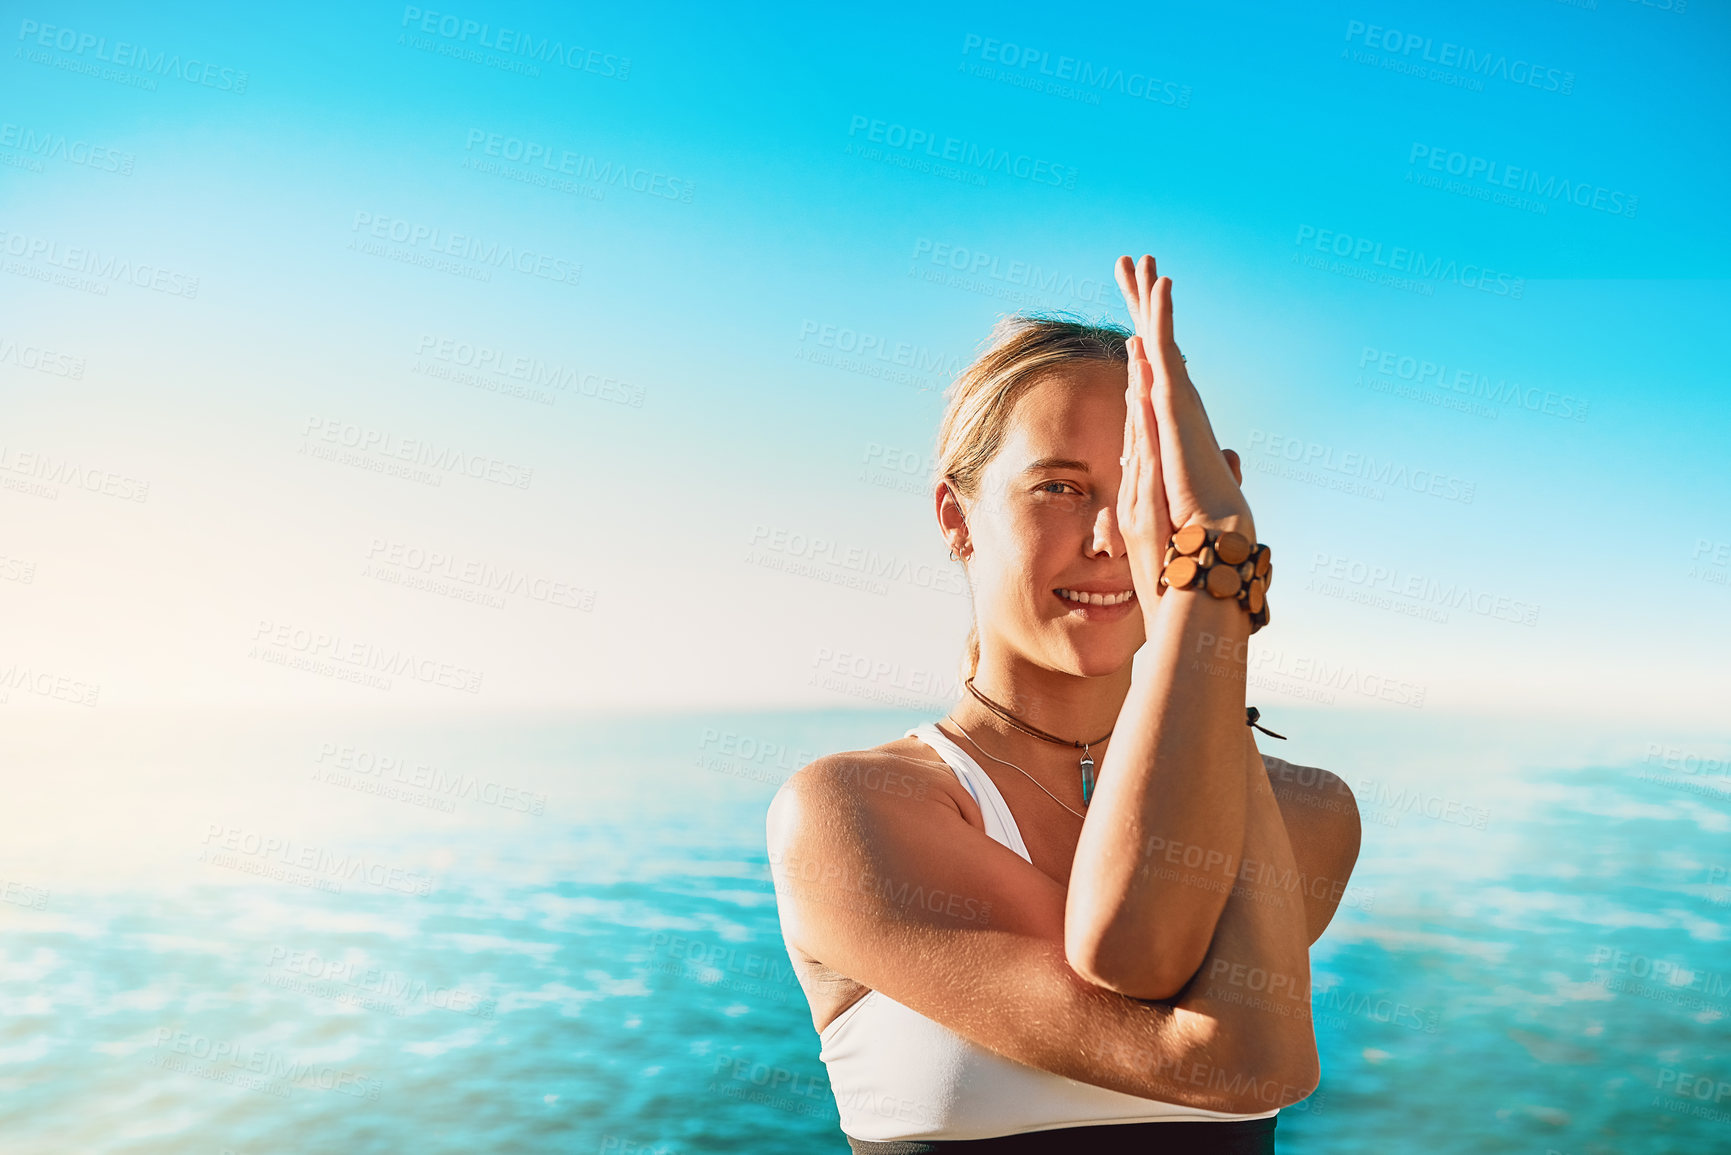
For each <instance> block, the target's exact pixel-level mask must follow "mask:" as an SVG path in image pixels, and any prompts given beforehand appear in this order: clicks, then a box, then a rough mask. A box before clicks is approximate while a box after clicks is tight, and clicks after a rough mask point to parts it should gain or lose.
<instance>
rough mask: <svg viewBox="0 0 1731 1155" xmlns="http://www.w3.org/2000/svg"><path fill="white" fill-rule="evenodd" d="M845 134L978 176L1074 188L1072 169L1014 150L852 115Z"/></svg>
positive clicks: (1073, 169) (1073, 171) (1073, 167)
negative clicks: (973, 171)
mask: <svg viewBox="0 0 1731 1155" xmlns="http://www.w3.org/2000/svg"><path fill="white" fill-rule="evenodd" d="M847 134H848V136H850V137H860V136H863V137H864V138H865V140H866V141H868V142H870V143H872V144H879V145H883V146H885V147H886V148H891V149H900V150H902V151H904V152H906V153H910V154H912V153H919V154H921V155H922V156H924V157H926V158H928V159H930V160H935V161H943V162H947V163H950V164H957V165H962V166H964V167H966V168H972V169H977V170H978V171H980V172H981V173H993V172H997V173H1002V174H1003V175H1005V176H1013V177H1017V178H1020V179H1022V180H1028V181H1033V182H1034V183H1035V184H1049V185H1053V186H1055V187H1058V188H1066V189H1073V188H1075V187H1076V174H1077V169H1076V167H1075V166H1074V165H1067V164H1058V163H1057V162H1055V161H1050V160H1046V159H1045V158H1043V157H1036V156H1030V155H1028V154H1027V153H1025V152H1017V151H1015V150H1014V149H1008V148H995V147H992V146H989V145H988V146H982V145H979V144H977V143H975V142H973V141H971V140H963V139H961V138H960V137H955V136H941V135H939V134H938V133H937V132H934V131H933V130H931V129H927V128H910V127H909V126H907V125H905V124H897V123H895V122H893V121H886V120H877V119H875V118H873V117H869V116H859V115H855V116H854V117H853V118H852V119H850V120H849V121H848V129H847Z"/></svg>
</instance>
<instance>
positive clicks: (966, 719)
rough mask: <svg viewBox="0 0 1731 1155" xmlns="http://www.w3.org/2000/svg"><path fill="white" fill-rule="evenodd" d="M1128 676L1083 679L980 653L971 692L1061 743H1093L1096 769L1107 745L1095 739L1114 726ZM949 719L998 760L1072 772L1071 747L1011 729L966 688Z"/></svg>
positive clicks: (1076, 754)
mask: <svg viewBox="0 0 1731 1155" xmlns="http://www.w3.org/2000/svg"><path fill="white" fill-rule="evenodd" d="M1130 675H1131V667H1130V664H1129V663H1128V662H1126V663H1125V664H1124V666H1123V667H1122V668H1121V669H1119V670H1117V671H1114V672H1113V673H1111V674H1107V675H1103V676H1100V677H1093V678H1089V677H1082V676H1080V675H1076V674H1069V673H1065V672H1063V671H1061V670H1053V669H1049V668H1047V667H1045V666H1038V665H1035V664H1034V663H1032V662H1030V661H1028V660H1027V659H1025V658H1022V657H1020V656H1019V655H1013V654H995V653H992V652H990V651H987V650H984V649H982V652H981V654H980V664H979V670H978V671H977V672H976V673H975V675H974V688H975V689H977V690H979V691H980V693H982V694H984V695H985V696H986V697H988V698H990V699H991V700H992V701H993V702H995V703H997V705H998V706H999V707H1001V708H1002V709H1003V710H1005V711H1006V712H1008V713H1010V714H1012V715H1013V716H1014V717H1015V718H1016V720H1017V721H1019V722H1021V723H1022V724H1023V725H1024V726H1028V727H1031V728H1033V729H1036V730H1043V731H1045V732H1046V733H1048V734H1051V735H1052V736H1053V737H1057V738H1062V739H1064V741H1065V742H1090V743H1094V744H1093V745H1092V747H1091V748H1090V750H1089V752H1090V753H1091V754H1092V755H1093V757H1094V761H1095V763H1096V764H1098V763H1099V762H1100V760H1101V757H1102V755H1103V754H1104V753H1105V749H1106V745H1107V743H1105V742H1095V739H1097V738H1099V737H1100V736H1101V735H1103V734H1107V733H1108V732H1110V731H1111V730H1112V729H1113V727H1115V726H1116V725H1117V722H1118V713H1119V711H1120V710H1121V709H1122V708H1123V705H1124V699H1125V697H1126V696H1128V694H1129V692H1130ZM950 716H951V717H952V718H954V719H956V720H957V721H959V722H960V723H961V724H962V725H963V726H965V727H967V730H968V733H970V734H973V735H974V736H975V737H977V738H979V739H980V740H981V741H983V742H987V743H990V744H991V747H992V752H993V753H995V754H998V755H999V756H1001V757H1006V758H1010V759H1012V760H1016V761H1021V759H1022V758H1027V759H1030V760H1033V761H1037V762H1039V763H1041V764H1042V765H1050V766H1068V767H1075V766H1076V765H1077V764H1078V762H1079V761H1080V759H1081V757H1082V751H1081V750H1080V749H1079V748H1077V747H1074V746H1068V745H1059V744H1058V743H1056V742H1049V741H1047V740H1046V739H1044V738H1040V737H1036V736H1035V735H1033V734H1028V733H1025V732H1024V731H1022V730H1020V729H1018V728H1016V727H1015V726H1012V725H1011V724H1010V723H1009V722H1007V721H1005V720H1004V719H1002V718H1000V717H998V715H997V714H996V713H995V712H994V711H993V710H991V709H990V708H988V707H987V706H986V705H985V703H983V702H981V701H980V700H979V699H977V698H975V697H974V696H973V695H972V694H970V693H968V691H967V689H966V687H964V688H963V690H962V694H961V698H960V700H959V701H958V702H957V703H956V707H955V709H953V710H951V711H950ZM1018 755H1020V757H1018ZM1022 764H1023V765H1025V766H1026V765H1028V763H1027V762H1023V763H1022Z"/></svg>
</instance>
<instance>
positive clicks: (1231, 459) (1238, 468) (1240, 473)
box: [1220, 449, 1244, 486]
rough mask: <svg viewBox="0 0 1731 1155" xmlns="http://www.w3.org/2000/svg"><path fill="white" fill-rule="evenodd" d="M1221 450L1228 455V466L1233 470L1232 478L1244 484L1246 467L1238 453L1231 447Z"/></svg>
mask: <svg viewBox="0 0 1731 1155" xmlns="http://www.w3.org/2000/svg"><path fill="white" fill-rule="evenodd" d="M1220 452H1222V453H1224V454H1225V455H1226V468H1228V469H1230V470H1231V471H1232V480H1234V481H1236V482H1237V483H1238V484H1239V485H1240V486H1242V485H1243V484H1244V467H1243V466H1242V465H1241V464H1240V463H1239V460H1238V454H1236V453H1234V452H1233V451H1232V450H1230V449H1222V450H1221V451H1220Z"/></svg>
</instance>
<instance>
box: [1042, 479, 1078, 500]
mask: <svg viewBox="0 0 1731 1155" xmlns="http://www.w3.org/2000/svg"><path fill="white" fill-rule="evenodd" d="M1054 485H1069V486H1070V488H1071V489H1076V487H1075V486H1074V485H1071V484H1070V483H1069V482H1068V481H1048V482H1046V483H1045V484H1044V485H1042V486H1040V492H1041V493H1050V492H1051V487H1052V486H1054ZM1081 492H1082V491H1081V490H1080V489H1076V493H1077V495H1078V496H1079V495H1080V494H1081Z"/></svg>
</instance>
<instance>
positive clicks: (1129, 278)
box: [1112, 257, 1142, 333]
mask: <svg viewBox="0 0 1731 1155" xmlns="http://www.w3.org/2000/svg"><path fill="white" fill-rule="evenodd" d="M1112 272H1113V274H1114V275H1116V276H1117V278H1118V291H1119V292H1120V293H1123V294H1124V307H1125V308H1127V309H1129V310H1130V324H1131V326H1132V327H1133V328H1135V330H1136V331H1137V332H1138V333H1140V332H1141V331H1142V304H1141V302H1140V301H1139V300H1138V299H1137V297H1136V266H1135V265H1134V264H1132V263H1131V261H1130V258H1129V257H1119V258H1118V264H1117V265H1116V266H1115V267H1114V268H1113V269H1112Z"/></svg>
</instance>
